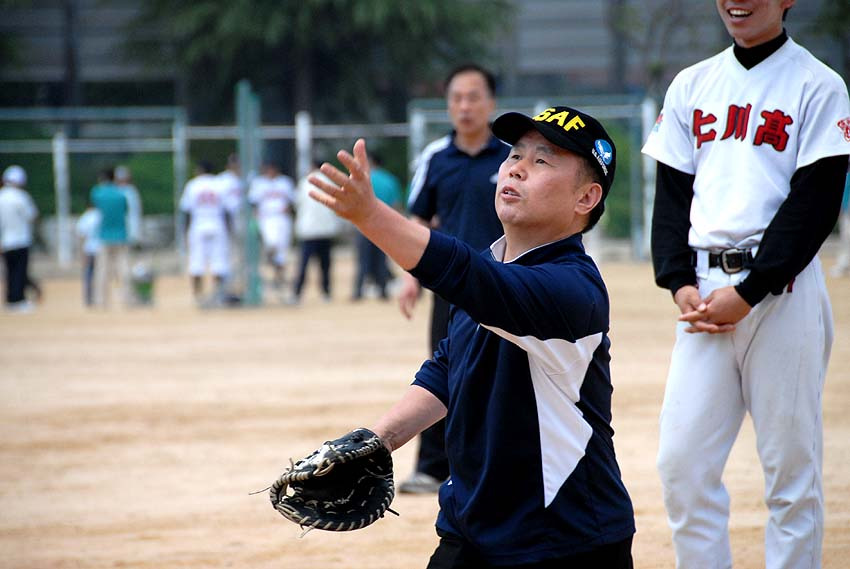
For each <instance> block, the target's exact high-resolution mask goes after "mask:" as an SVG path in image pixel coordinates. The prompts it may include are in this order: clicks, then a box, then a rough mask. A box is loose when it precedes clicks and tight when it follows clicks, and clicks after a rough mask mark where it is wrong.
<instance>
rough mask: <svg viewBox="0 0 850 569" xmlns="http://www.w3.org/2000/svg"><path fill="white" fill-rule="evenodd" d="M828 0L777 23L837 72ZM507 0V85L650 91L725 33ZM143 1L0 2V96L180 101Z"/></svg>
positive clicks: (713, 23)
mask: <svg viewBox="0 0 850 569" xmlns="http://www.w3.org/2000/svg"><path fill="white" fill-rule="evenodd" d="M833 1H835V0H807V1H806V2H798V3H797V5H796V6H794V8H792V9H793V10H794V12H795V14H794V18H792V19H791V21H789V22H788V27H789V32H790V33H791V35H792V36H795V37H799V38H800V39H803V40H804V43H805V44H806V45H807V46H811V47H810V49H811V51H812V52H813V53H814V54H815V55H816V56H817V57H818V58H820V59H822V60H823V61H825V62H827V63H828V64H829V65H830V66H831V67H833V68H834V69H836V70H837V71H839V73H842V74H844V75H845V78H846V74H847V73H848V70H847V69H846V66H847V65H848V59H850V54H848V53H846V51H847V49H848V41H844V42H837V41H835V38H830V37H829V36H826V35H817V34H816V33H815V31H816V29H818V26H815V21H816V19H817V17H818V14H820V12H821V10H822V7H824V6H826V5H827V4H828V3H829V2H833ZM511 3H512V4H513V6H514V9H515V15H514V16H513V17H512V18H510V21H511V28H510V29H505V30H504V32H502V33H499V34H497V36H498V37H496V38H494V44H496V45H498V46H499V47H498V50H497V57H498V59H499V61H497V62H495V65H493V67H494V68H495V69H496V70H497V72H498V75H499V76H500V79H501V83H502V85H501V93H500V94H501V95H502V96H506V97H514V96H523V95H529V94H533V95H540V94H562V93H564V94H573V93H576V94H587V93H610V92H613V93H622V92H649V93H650V94H657V95H658V96H659V97H660V93H663V92H664V90H665V89H666V87H667V85H668V84H669V81H670V80H671V79H672V77H673V75H674V74H675V73H676V72H677V71H678V70H680V69H682V68H683V67H685V66H686V65H689V64H691V63H694V62H696V61H698V60H700V59H702V58H704V57H706V56H707V55H709V54H711V53H714V52H716V51H717V49H718V47H721V46H722V45H725V44H727V43H728V39H727V37H726V35H725V32H724V30H723V29H722V26H720V25H719V24H718V23H717V17H716V13H715V12H716V9H715V4H714V2H710V1H708V0H705V1H702V2H684V1H683V0H642V1H637V0H605V1H598V0H523V1H520V0H511ZM142 6H143V3H142V2H141V0H111V1H110V2H108V3H106V2H101V1H99V0H54V1H49V0H41V1H34V2H31V3H30V6H29V7H4V10H3V18H2V19H0V38H2V39H0V56H2V57H0V87H2V89H0V107H3V106H34V105H37V106H54V105H55V106H72V105H98V104H103V101H107V102H110V103H111V104H115V103H114V101H116V100H120V101H125V103H124V104H136V105H140V104H146V105H150V104H155V105H183V104H186V103H189V104H191V103H192V101H187V100H185V99H186V97H185V91H186V85H185V84H184V82H185V78H184V77H181V75H180V73H178V71H177V69H178V67H177V66H176V65H175V63H174V61H170V60H168V58H167V57H166V59H164V60H162V61H159V62H157V64H156V65H151V64H150V63H149V62H148V63H145V62H143V59H142V58H141V57H140V54H139V53H138V52H135V53H134V50H133V48H132V47H131V46H130V45H129V44H128V42H127V38H128V35H129V34H130V33H132V34H133V35H134V37H135V38H136V39H151V40H154V41H155V40H156V39H157V37H162V32H161V31H159V28H157V27H155V26H147V27H146V26H145V25H140V24H139V23H138V22H137V21H136V20H137V18H138V16H139V15H140V13H141V8H142ZM131 30H132V32H131ZM842 44H843V45H842ZM166 53H167V52H166ZM190 114H191V113H190Z"/></svg>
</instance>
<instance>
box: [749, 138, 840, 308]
mask: <svg viewBox="0 0 850 569" xmlns="http://www.w3.org/2000/svg"><path fill="white" fill-rule="evenodd" d="M847 160H848V156H847V155H842V156H830V157H828V158H821V159H820V160H818V161H817V162H815V163H814V164H810V165H809V166H804V167H803V168H800V169H798V170H797V171H796V172H795V173H794V176H793V177H792V178H791V191H790V193H789V194H788V197H787V198H785V201H784V202H782V205H781V206H779V210H778V211H777V212H776V215H774V216H773V220H771V222H770V224H769V225H768V226H767V229H765V232H764V236H763V237H762V240H761V244H760V245H759V249H758V253H757V254H756V258H755V260H754V261H753V265H752V266H751V267H750V274H749V275H747V278H745V279H744V280H743V281H741V283H740V284H738V285H737V286H736V287H735V290H737V291H738V294H740V295H741V297H742V298H743V299H744V300H745V301H747V304H749V305H750V306H755V305H756V304H758V303H759V302H761V300H762V299H763V298H764V297H765V296H767V294H768V293H773V294H780V293H781V292H782V290H783V289H784V288H785V287H786V286H788V283H790V282H791V280H792V279H793V278H794V277H795V276H796V275H797V274H798V273H799V272H800V271H802V270H803V269H804V268H806V265H808V264H809V263H810V262H811V260H812V259H813V258H814V257H815V255H816V254H817V252H818V249H820V246H821V245H822V244H823V242H824V241H825V240H826V238H827V237H828V236H829V234H830V232H831V231H832V229H833V227H835V222H836V220H837V219H838V214H839V211H840V209H841V197H842V195H843V193H844V179H845V177H846V175H847Z"/></svg>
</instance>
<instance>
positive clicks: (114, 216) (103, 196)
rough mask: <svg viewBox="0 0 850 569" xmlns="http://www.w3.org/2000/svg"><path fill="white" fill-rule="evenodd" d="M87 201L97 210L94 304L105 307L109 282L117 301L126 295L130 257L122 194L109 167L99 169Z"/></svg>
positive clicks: (123, 195)
mask: <svg viewBox="0 0 850 569" xmlns="http://www.w3.org/2000/svg"><path fill="white" fill-rule="evenodd" d="M89 199H90V201H91V203H93V204H94V206H95V207H96V208H97V210H98V211H99V212H100V242H101V246H100V251H99V253H98V256H97V260H96V261H95V270H94V274H95V284H94V298H95V304H96V305H97V306H101V307H103V308H106V307H108V306H109V304H110V301H111V296H112V284H113V282H115V283H116V284H117V285H118V290H119V294H120V295H121V302H123V303H124V304H126V303H127V302H128V301H129V298H130V288H129V286H130V285H129V280H128V279H129V275H130V257H129V251H128V243H129V240H128V236H127V217H128V216H127V212H128V210H129V204H128V200H127V195H126V193H125V192H124V191H123V190H122V189H120V188H119V187H118V186H116V185H115V172H114V170H113V169H112V168H105V169H104V170H101V172H100V174H99V176H98V183H97V185H96V186H94V187H93V188H92V189H91V193H90V195H89Z"/></svg>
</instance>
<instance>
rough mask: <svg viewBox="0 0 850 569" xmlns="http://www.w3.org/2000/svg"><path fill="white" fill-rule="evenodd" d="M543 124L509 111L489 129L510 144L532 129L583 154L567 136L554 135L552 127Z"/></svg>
mask: <svg viewBox="0 0 850 569" xmlns="http://www.w3.org/2000/svg"><path fill="white" fill-rule="evenodd" d="M544 125H546V123H543V122H540V121H535V120H533V119H532V118H531V117H527V116H525V115H524V114H522V113H515V112H511V113H505V114H503V115H501V116H499V117H498V118H497V119H496V120H495V121H493V126H492V127H491V130H492V131H493V134H494V135H496V138H498V139H499V140H503V141H504V142H507V143H508V144H510V145H514V144H516V143H517V141H518V140H519V139H520V138H522V136H523V135H524V134H525V133H527V132H528V131H529V130H532V129H533V130H536V131H537V132H539V133H540V134H542V135H543V137H544V138H545V139H546V140H548V141H549V142H551V143H552V144H554V145H555V146H558V147H559V148H563V149H565V150H569V151H570V152H575V153H577V154H579V155H583V154H584V151H583V149H582V148H581V147H580V146H579V145H578V144H577V143H575V142H573V141H572V140H571V139H570V138H569V137H566V136H564V137H555V136H553V134H552V129H551V128H549V129H547V128H544Z"/></svg>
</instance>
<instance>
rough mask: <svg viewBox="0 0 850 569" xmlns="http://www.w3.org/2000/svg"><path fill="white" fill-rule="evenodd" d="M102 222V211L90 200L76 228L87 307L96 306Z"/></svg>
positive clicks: (84, 297)
mask: <svg viewBox="0 0 850 569" xmlns="http://www.w3.org/2000/svg"><path fill="white" fill-rule="evenodd" d="M100 220H101V214H100V210H99V209H97V208H96V207H94V204H93V203H91V200H89V205H88V207H87V208H86V211H84V212H83V214H82V215H81V216H80V218H79V219H78V220H77V226H76V228H75V233H76V234H77V237H78V238H79V240H80V249H81V251H82V253H83V302H85V305H86V306H94V298H95V297H94V268H95V261H96V259H97V255H98V253H99V252H100V247H101V243H100Z"/></svg>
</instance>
